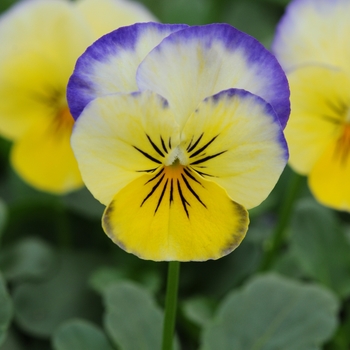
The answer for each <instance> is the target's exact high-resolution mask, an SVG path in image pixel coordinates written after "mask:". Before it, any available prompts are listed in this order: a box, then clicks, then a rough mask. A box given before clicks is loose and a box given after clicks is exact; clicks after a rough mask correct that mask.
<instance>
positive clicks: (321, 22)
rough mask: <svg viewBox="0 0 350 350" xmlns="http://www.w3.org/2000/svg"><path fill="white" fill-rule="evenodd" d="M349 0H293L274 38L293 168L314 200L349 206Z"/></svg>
mask: <svg viewBox="0 0 350 350" xmlns="http://www.w3.org/2000/svg"><path fill="white" fill-rule="evenodd" d="M349 16H350V1H349V0H295V1H293V2H291V4H290V5H289V6H288V8H287V11H286V14H285V15H284V17H283V18H282V20H281V22H280V24H279V26H278V29H277V35H276V38H275V40H274V43H273V51H274V52H275V53H276V56H277V58H278V59H279V61H280V62H281V64H282V66H283V67H284V68H285V70H286V72H287V76H288V78H289V83H290V88H291V104H292V112H291V117H290V120H289V122H288V126H287V128H286V131H285V133H286V138H287V141H288V145H289V148H290V164H291V166H292V168H293V169H294V170H295V171H296V172H298V173H300V174H302V175H306V176H308V183H309V187H310V189H311V191H312V193H313V194H314V196H315V197H316V199H317V200H318V201H320V202H321V203H323V204H324V205H327V206H330V207H333V208H335V209H339V210H346V211H349V210H350V186H348V185H347V183H348V182H349V181H348V179H349V178H350V152H349V151H350V21H349V18H350V17H349Z"/></svg>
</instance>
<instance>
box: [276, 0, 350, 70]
mask: <svg viewBox="0 0 350 350" xmlns="http://www.w3.org/2000/svg"><path fill="white" fill-rule="evenodd" d="M349 18H350V2H349V1H347V0H340V1H329V0H304V1H292V2H291V4H290V5H289V6H288V8H287V11H286V14H285V16H284V17H283V18H282V20H281V22H280V23H279V25H278V28H277V34H276V38H275V40H274V43H273V51H274V53H275V54H276V55H277V58H278V59H279V61H280V62H281V64H282V66H283V67H284V68H285V69H287V70H288V69H290V68H293V67H295V66H297V65H301V64H307V63H323V64H331V65H336V66H340V67H342V68H343V69H346V70H348V71H350V66H349V57H350V45H349V37H348V35H349V33H350V21H349Z"/></svg>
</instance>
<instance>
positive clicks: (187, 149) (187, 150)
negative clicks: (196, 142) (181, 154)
mask: <svg viewBox="0 0 350 350" xmlns="http://www.w3.org/2000/svg"><path fill="white" fill-rule="evenodd" d="M192 141H193V136H192V138H191V141H190V143H189V145H188V147H187V148H186V151H188V150H189V149H190V147H191V145H192Z"/></svg>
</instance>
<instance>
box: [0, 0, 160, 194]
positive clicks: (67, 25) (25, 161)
mask: <svg viewBox="0 0 350 350" xmlns="http://www.w3.org/2000/svg"><path fill="white" fill-rule="evenodd" d="M150 20H154V17H153V16H152V15H151V14H150V13H148V12H147V11H146V10H145V9H144V8H143V7H141V5H138V4H136V3H133V2H127V1H123V0H81V1H77V2H75V3H71V2H69V1H64V0H31V1H22V2H20V3H18V4H17V5H15V6H13V7H12V8H11V9H10V10H9V11H7V13H5V14H3V15H2V16H1V18H0V43H1V50H0V134H1V135H2V136H4V137H5V138H8V139H9V140H12V141H13V142H14V144H13V148H12V150H11V163H12V165H13V167H14V169H15V170H16V171H17V173H18V174H19V175H20V176H21V177H22V178H23V179H24V180H25V181H27V182H28V183H29V184H31V185H32V186H34V187H36V188H37V189H40V190H43V191H48V192H52V193H57V194H60V193H65V192H68V191H72V190H75V189H78V188H79V187H81V186H82V185H83V183H82V180H81V176H80V173H79V170H78V167H77V164H76V160H75V158H74V156H73V153H72V150H71V147H70V143H69V139H70V134H71V129H72V126H73V123H74V121H73V119H72V117H71V115H70V112H69V109H68V106H67V102H66V85H67V81H68V78H69V76H70V74H71V73H72V71H73V68H74V64H75V61H76V59H77V58H78V56H79V55H80V54H81V53H83V51H84V50H85V49H86V47H87V46H88V45H90V44H91V43H92V42H93V41H94V40H96V39H97V38H98V37H100V36H101V35H102V34H105V33H107V32H109V31H112V30H113V29H115V28H117V27H120V26H122V25H127V24H131V23H134V22H136V21H138V22H139V21H150Z"/></svg>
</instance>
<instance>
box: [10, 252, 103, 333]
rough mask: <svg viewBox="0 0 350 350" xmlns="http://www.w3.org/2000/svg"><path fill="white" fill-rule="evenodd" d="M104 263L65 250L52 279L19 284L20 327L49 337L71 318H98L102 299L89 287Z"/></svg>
mask: <svg viewBox="0 0 350 350" xmlns="http://www.w3.org/2000/svg"><path fill="white" fill-rule="evenodd" d="M102 263H104V261H102V259H101V258H100V257H99V256H97V255H93V254H90V253H82V252H80V253H73V252H66V253H62V254H61V256H60V262H59V264H58V265H59V266H58V268H57V271H56V273H55V274H53V275H52V277H51V278H49V279H47V280H44V281H40V282H37V283H34V282H30V283H22V284H20V285H19V286H18V287H16V288H15V289H14V293H13V299H14V306H15V320H16V322H17V324H18V326H19V327H20V328H21V329H22V330H23V331H25V332H27V333H29V334H32V335H34V336H37V337H49V336H50V335H52V333H53V332H54V330H55V329H56V328H57V327H58V326H60V325H61V324H62V323H63V322H65V321H67V320H69V319H71V318H87V319H91V320H94V319H96V318H97V317H99V314H100V312H101V309H100V307H99V300H98V297H97V295H95V294H94V293H93V292H92V291H91V290H90V289H89V288H88V277H89V276H90V274H91V272H92V270H94V269H96V267H97V266H98V265H100V264H102Z"/></svg>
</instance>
